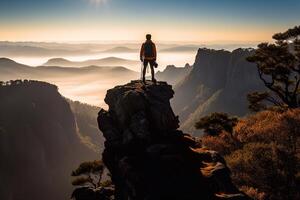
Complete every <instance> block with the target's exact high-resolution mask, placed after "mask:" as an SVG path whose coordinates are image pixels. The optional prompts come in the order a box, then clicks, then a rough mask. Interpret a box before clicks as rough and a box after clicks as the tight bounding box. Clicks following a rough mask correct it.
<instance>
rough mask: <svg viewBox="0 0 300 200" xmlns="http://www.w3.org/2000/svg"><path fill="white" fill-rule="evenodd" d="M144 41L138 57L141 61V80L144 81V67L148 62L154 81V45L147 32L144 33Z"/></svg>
mask: <svg viewBox="0 0 300 200" xmlns="http://www.w3.org/2000/svg"><path fill="white" fill-rule="evenodd" d="M146 39H147V40H146V42H145V43H143V45H142V48H141V52H140V59H141V62H143V65H144V67H143V82H144V83H145V75H146V69H147V66H148V64H150V68H151V76H152V81H153V82H156V80H155V78H154V67H157V63H156V46H155V44H154V43H153V42H152V40H151V35H150V34H147V35H146Z"/></svg>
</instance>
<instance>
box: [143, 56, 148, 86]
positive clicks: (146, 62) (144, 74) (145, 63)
mask: <svg viewBox="0 0 300 200" xmlns="http://www.w3.org/2000/svg"><path fill="white" fill-rule="evenodd" d="M143 64H144V67H143V82H145V80H146V78H145V76H146V69H147V65H148V60H144V63H143Z"/></svg>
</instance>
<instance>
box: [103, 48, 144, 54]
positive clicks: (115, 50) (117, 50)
mask: <svg viewBox="0 0 300 200" xmlns="http://www.w3.org/2000/svg"><path fill="white" fill-rule="evenodd" d="M102 52H103V53H138V52H139V50H138V49H131V48H128V47H124V46H118V47H114V48H111V49H107V50H105V51H102Z"/></svg>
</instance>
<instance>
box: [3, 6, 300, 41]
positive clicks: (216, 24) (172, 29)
mask: <svg viewBox="0 0 300 200" xmlns="http://www.w3.org/2000/svg"><path fill="white" fill-rule="evenodd" d="M299 10H300V1H299V0H284V1H283V0H147V1H144V0H0V40H2V41H3V40H9V41H58V42H59V41H121V40H122V41H139V40H142V39H144V35H145V34H146V33H151V34H152V35H153V38H155V39H156V40H159V41H190V42H192V41H193V42H212V43H213V42H260V41H269V40H270V39H271V37H272V35H273V33H276V32H282V31H285V30H286V29H288V28H292V27H294V26H295V25H300V12H299Z"/></svg>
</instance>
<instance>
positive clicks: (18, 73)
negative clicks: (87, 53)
mask: <svg viewBox="0 0 300 200" xmlns="http://www.w3.org/2000/svg"><path fill="white" fill-rule="evenodd" d="M105 60H106V59H105ZM59 61H65V59H59ZM87 64H88V63H87ZM104 72H105V73H106V72H115V73H133V74H134V73H136V72H133V71H131V70H129V69H127V68H125V67H117V66H116V67H110V66H107V67H105V66H102V67H99V66H93V65H88V66H84V67H61V66H57V65H53V66H39V67H31V66H28V65H23V64H20V63H17V62H15V61H13V60H11V59H9V58H0V80H4V79H5V80H7V79H8V78H3V77H5V76H7V77H9V78H10V79H22V78H30V77H32V78H34V77H35V76H39V75H40V76H41V75H43V76H52V75H59V74H57V73H60V74H61V73H69V74H74V73H75V74H80V73H104ZM61 75H62V74H61Z"/></svg>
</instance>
